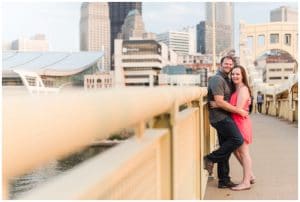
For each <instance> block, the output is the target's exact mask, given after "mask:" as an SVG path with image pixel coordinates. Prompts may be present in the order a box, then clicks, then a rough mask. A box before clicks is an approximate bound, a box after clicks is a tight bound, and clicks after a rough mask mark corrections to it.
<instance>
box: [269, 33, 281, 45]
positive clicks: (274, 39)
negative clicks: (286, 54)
mask: <svg viewBox="0 0 300 202" xmlns="http://www.w3.org/2000/svg"><path fill="white" fill-rule="evenodd" d="M270 43H271V44H275V43H279V34H271V35H270Z"/></svg>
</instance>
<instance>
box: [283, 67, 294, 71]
mask: <svg viewBox="0 0 300 202" xmlns="http://www.w3.org/2000/svg"><path fill="white" fill-rule="evenodd" d="M284 71H286V72H287V71H289V72H293V71H294V68H284Z"/></svg>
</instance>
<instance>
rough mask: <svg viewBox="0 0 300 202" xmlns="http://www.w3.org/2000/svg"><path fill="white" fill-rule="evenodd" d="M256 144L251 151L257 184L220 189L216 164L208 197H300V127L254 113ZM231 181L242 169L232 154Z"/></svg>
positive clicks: (238, 176)
mask: <svg viewBox="0 0 300 202" xmlns="http://www.w3.org/2000/svg"><path fill="white" fill-rule="evenodd" d="M251 118H252V123H253V133H254V136H253V144H252V145H251V146H250V152H251V155H252V161H253V170H254V174H255V176H256V183H255V184H254V185H252V188H251V189H250V190H246V191H231V190H230V189H218V188H217V182H218V180H217V179H216V176H217V174H216V166H215V170H214V179H209V181H208V184H207V188H206V193H205V197H204V199H206V200H285V199H286V200H289V199H294V200H295V199H298V151H297V147H298V128H297V127H298V126H297V125H296V124H291V123H289V122H287V121H283V120H280V119H278V118H276V117H271V116H266V115H260V114H253V115H251ZM230 165H231V172H230V175H231V177H232V181H234V182H236V183H238V182H240V180H241V179H242V168H241V166H240V165H239V163H238V161H237V160H236V159H235V157H234V156H233V155H232V156H231V159H230Z"/></svg>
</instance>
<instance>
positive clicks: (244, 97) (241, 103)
mask: <svg viewBox="0 0 300 202" xmlns="http://www.w3.org/2000/svg"><path fill="white" fill-rule="evenodd" d="M249 99H250V94H249V90H248V87H246V86H243V87H242V88H240V89H239V92H238V94H237V103H236V106H237V107H238V108H242V109H243V108H244V107H245V105H246V103H249Z"/></svg>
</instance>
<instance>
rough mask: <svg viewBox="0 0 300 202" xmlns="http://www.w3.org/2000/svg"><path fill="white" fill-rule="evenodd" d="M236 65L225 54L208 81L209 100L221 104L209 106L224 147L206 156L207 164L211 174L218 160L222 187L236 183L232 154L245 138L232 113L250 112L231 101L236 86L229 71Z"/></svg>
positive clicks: (212, 120)
mask: <svg viewBox="0 0 300 202" xmlns="http://www.w3.org/2000/svg"><path fill="white" fill-rule="evenodd" d="M233 65H234V60H233V58H232V57H230V56H225V57H223V58H222V59H221V66H220V68H219V70H218V72H217V73H216V75H214V76H213V77H211V78H210V79H209V81H208V102H210V101H215V103H216V105H217V108H209V120H210V124H211V125H212V126H213V127H214V128H215V129H216V130H217V134H218V140H219V145H220V147H219V148H218V149H217V150H215V151H213V152H212V153H210V154H208V155H207V156H205V157H204V168H205V169H206V170H208V172H209V174H210V175H211V173H212V170H213V164H214V163H218V178H219V183H218V187H219V188H230V187H233V186H235V185H236V184H234V183H233V182H232V181H231V180H230V177H229V158H230V155H231V153H232V152H233V151H234V150H235V149H237V148H238V147H239V146H240V145H242V144H243V141H244V140H243V137H242V135H241V133H240V131H239V129H238V128H237V127H236V125H235V123H234V122H233V120H232V119H231V116H230V113H238V114H240V115H241V116H246V115H248V112H247V111H245V110H243V109H241V108H237V107H235V106H232V105H231V104H229V100H230V96H231V93H232V91H233V89H232V84H231V82H230V80H229V77H228V75H229V73H230V72H231V70H232V68H233Z"/></svg>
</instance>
